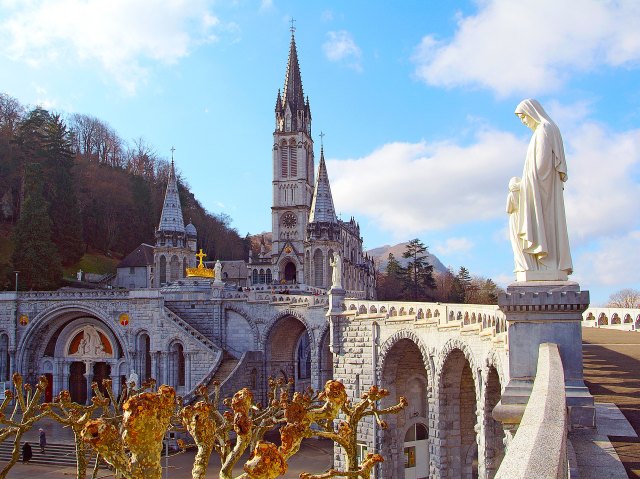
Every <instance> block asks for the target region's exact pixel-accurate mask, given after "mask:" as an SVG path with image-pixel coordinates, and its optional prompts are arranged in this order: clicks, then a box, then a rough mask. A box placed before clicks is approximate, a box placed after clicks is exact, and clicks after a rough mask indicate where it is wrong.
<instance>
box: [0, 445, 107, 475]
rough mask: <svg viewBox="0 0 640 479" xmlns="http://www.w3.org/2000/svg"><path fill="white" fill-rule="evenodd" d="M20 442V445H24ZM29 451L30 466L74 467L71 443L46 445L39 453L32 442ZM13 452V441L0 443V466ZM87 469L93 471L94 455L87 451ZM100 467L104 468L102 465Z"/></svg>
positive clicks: (73, 449)
mask: <svg viewBox="0 0 640 479" xmlns="http://www.w3.org/2000/svg"><path fill="white" fill-rule="evenodd" d="M24 442H25V441H22V443H21V444H24ZM30 444H31V449H32V451H33V457H32V458H31V461H29V462H30V463H31V464H41V465H52V466H62V467H64V466H66V467H74V468H75V467H76V447H75V445H74V444H71V443H66V444H63V443H58V444H56V443H48V444H47V447H46V453H45V454H42V453H41V452H40V446H38V443H37V442H32V443H30ZM12 452H13V441H11V440H9V441H3V442H2V443H0V465H4V464H6V463H7V462H9V461H10V460H11V453H12ZM86 456H87V469H89V470H91V469H93V465H94V464H95V460H96V455H95V454H94V453H93V452H92V451H87V453H86ZM21 461H22V446H20V459H19V461H18V462H21ZM101 467H105V466H104V465H102V466H101Z"/></svg>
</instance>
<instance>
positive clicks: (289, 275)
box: [284, 262, 296, 283]
mask: <svg viewBox="0 0 640 479" xmlns="http://www.w3.org/2000/svg"><path fill="white" fill-rule="evenodd" d="M284 279H285V281H287V282H288V283H289V282H295V280H296V265H295V264H293V263H292V262H288V263H287V264H286V266H285V267H284Z"/></svg>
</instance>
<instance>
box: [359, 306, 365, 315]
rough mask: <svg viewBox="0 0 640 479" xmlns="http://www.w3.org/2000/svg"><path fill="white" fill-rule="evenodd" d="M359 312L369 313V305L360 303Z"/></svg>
mask: <svg viewBox="0 0 640 479" xmlns="http://www.w3.org/2000/svg"><path fill="white" fill-rule="evenodd" d="M358 313H359V314H367V307H366V306H365V305H364V304H361V305H360V309H358Z"/></svg>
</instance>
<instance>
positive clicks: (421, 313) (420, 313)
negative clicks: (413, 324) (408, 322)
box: [417, 309, 428, 319]
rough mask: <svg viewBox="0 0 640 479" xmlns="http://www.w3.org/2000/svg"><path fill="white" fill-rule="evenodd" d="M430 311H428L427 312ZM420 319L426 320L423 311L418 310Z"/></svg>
mask: <svg viewBox="0 0 640 479" xmlns="http://www.w3.org/2000/svg"><path fill="white" fill-rule="evenodd" d="M427 311H428V310H427ZM417 318H418V319H424V312H423V311H422V309H418V316H417Z"/></svg>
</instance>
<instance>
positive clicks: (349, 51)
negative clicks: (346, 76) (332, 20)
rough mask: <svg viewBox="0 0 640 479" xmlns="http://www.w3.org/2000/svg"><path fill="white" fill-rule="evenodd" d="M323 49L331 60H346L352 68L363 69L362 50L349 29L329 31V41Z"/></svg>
mask: <svg viewBox="0 0 640 479" xmlns="http://www.w3.org/2000/svg"><path fill="white" fill-rule="evenodd" d="M322 49H323V51H324V54H325V56H326V57H327V59H329V60H330V61H332V62H345V63H346V64H347V65H348V66H349V67H350V68H353V69H354V70H356V71H362V64H361V60H362V51H361V50H360V47H359V46H358V45H357V44H356V42H355V40H354V39H353V37H352V35H351V33H349V32H348V31H346V30H340V31H337V32H334V31H331V32H327V41H326V42H325V43H324V45H322Z"/></svg>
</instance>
